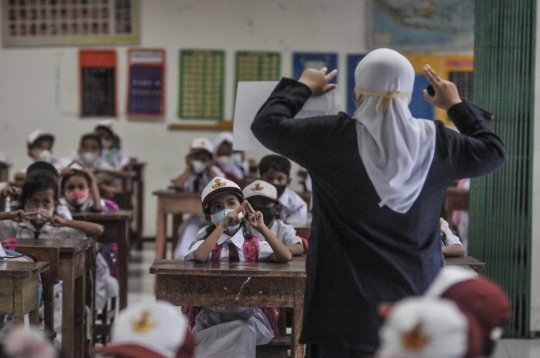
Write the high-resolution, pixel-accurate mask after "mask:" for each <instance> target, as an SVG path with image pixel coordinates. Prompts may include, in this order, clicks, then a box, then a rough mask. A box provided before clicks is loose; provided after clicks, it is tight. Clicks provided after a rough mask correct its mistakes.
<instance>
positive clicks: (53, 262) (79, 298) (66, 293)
mask: <svg viewBox="0 0 540 358" xmlns="http://www.w3.org/2000/svg"><path fill="white" fill-rule="evenodd" d="M94 242H95V241H94V240H93V239H86V240H77V239H17V251H18V252H21V253H24V254H26V255H29V256H32V257H34V258H35V259H36V260H37V261H40V262H41V261H48V262H49V263H50V270H48V271H47V272H44V273H43V275H42V280H43V297H44V302H45V324H46V328H47V329H50V330H51V331H53V322H54V316H53V312H54V310H53V307H54V303H53V302H54V301H53V299H54V297H53V287H54V285H55V284H57V283H58V281H59V280H62V281H63V284H62V356H63V357H84V356H85V344H84V343H85V324H84V316H85V299H86V272H87V271H89V270H92V271H93V268H94V260H95V259H94ZM92 297H93V296H92ZM92 301H93V300H92Z"/></svg>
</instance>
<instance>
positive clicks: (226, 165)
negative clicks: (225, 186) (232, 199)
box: [214, 132, 247, 185]
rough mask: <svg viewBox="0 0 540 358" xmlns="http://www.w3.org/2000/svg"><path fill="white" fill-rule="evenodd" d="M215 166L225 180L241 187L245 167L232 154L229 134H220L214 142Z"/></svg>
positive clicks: (231, 139)
mask: <svg viewBox="0 0 540 358" xmlns="http://www.w3.org/2000/svg"><path fill="white" fill-rule="evenodd" d="M214 150H215V153H214V154H215V156H216V164H217V166H218V167H219V169H221V171H222V172H223V173H224V174H225V175H226V178H227V179H229V180H232V181H233V182H235V183H236V184H238V185H241V183H242V181H243V180H244V178H245V176H246V175H247V173H246V172H245V166H244V165H243V164H242V163H240V162H239V161H238V158H237V157H236V156H235V154H234V153H233V135H232V133H231V132H221V133H219V134H218V135H217V136H216V139H215V140H214Z"/></svg>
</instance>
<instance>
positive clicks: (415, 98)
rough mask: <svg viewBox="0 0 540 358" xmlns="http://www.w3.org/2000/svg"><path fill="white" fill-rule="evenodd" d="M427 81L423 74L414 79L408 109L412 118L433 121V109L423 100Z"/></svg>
mask: <svg viewBox="0 0 540 358" xmlns="http://www.w3.org/2000/svg"><path fill="white" fill-rule="evenodd" d="M428 85H429V81H428V80H427V78H426V76H424V75H423V74H419V73H417V74H416V75H415V77H414V87H413V93H412V96H411V103H409V109H410V111H411V114H412V115H413V117H414V118H422V119H431V120H433V119H435V107H433V106H432V105H431V104H429V103H428V102H426V100H425V99H424V89H425V88H426V87H427V86H428Z"/></svg>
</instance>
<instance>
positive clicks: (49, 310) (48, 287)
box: [43, 283, 54, 334]
mask: <svg viewBox="0 0 540 358" xmlns="http://www.w3.org/2000/svg"><path fill="white" fill-rule="evenodd" d="M43 306H44V311H45V313H44V316H45V317H44V318H45V331H47V334H49V333H53V332H54V284H51V283H43Z"/></svg>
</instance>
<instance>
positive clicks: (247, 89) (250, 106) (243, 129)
mask: <svg viewBox="0 0 540 358" xmlns="http://www.w3.org/2000/svg"><path fill="white" fill-rule="evenodd" d="M277 84H278V82H277V81H244V82H238V90H237V92H236V106H235V109H234V127H233V136H234V150H251V151H265V152H266V151H268V149H266V148H265V147H264V146H263V145H262V144H261V143H260V142H259V141H258V140H257V138H255V136H254V135H253V133H252V132H251V123H253V120H254V119H255V115H256V114H257V112H258V111H259V109H260V108H261V106H262V105H263V104H264V103H265V102H266V100H267V99H268V97H270V94H272V91H273V90H274V88H276V86H277ZM338 97H339V92H338V91H337V89H335V90H333V91H330V92H329V93H327V94H325V95H323V96H320V97H311V98H310V99H309V100H308V101H307V102H306V104H305V105H304V107H303V108H302V110H301V111H300V112H299V113H298V114H297V115H296V117H295V118H304V117H314V116H324V115H331V114H337V113H338V112H339V110H338V103H337V101H338Z"/></svg>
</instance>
